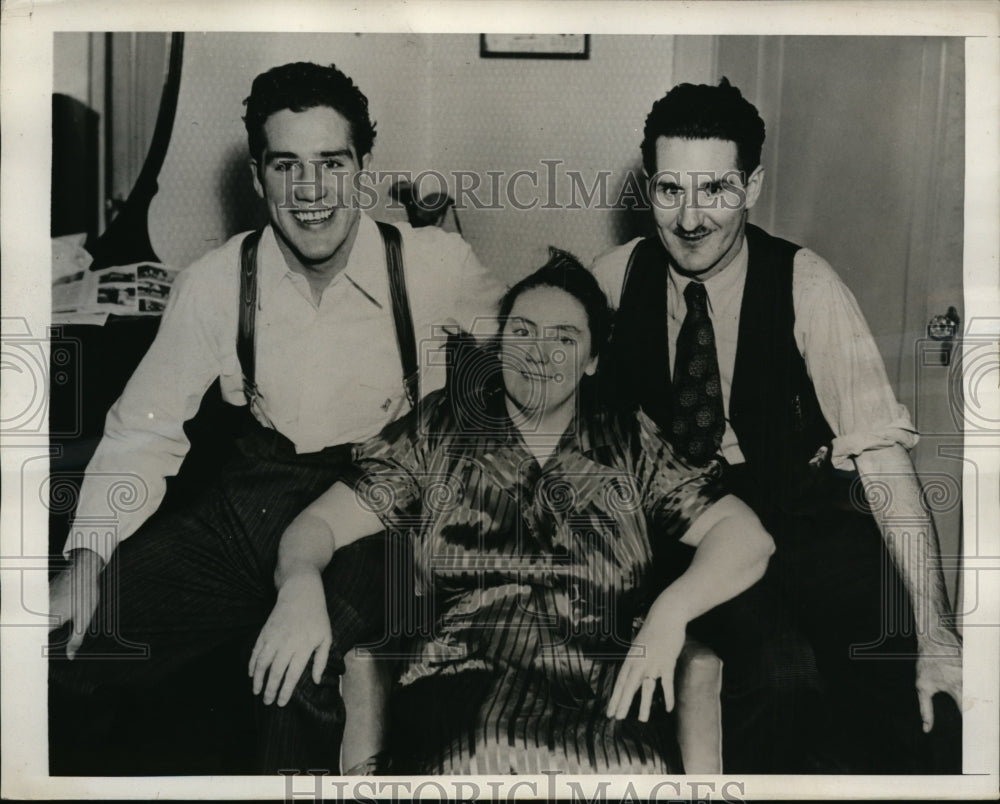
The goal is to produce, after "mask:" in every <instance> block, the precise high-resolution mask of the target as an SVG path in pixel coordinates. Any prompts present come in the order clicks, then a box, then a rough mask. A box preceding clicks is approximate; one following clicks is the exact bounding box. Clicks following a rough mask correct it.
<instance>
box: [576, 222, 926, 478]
mask: <svg viewBox="0 0 1000 804" xmlns="http://www.w3.org/2000/svg"><path fill="white" fill-rule="evenodd" d="M639 239H640V238H636V239H635V240H633V241H631V242H629V243H626V244H625V245H623V246H619V247H617V248H615V249H613V250H612V251H610V252H608V253H607V254H605V255H603V256H601V257H598V259H597V260H596V261H595V263H594V267H593V272H594V275H595V276H596V277H597V280H598V282H599V283H600V285H601V288H602V289H603V290H604V292H605V293H606V294H607V296H608V300H609V302H610V303H611V306H612V307H614V308H616V309H617V307H618V303H619V302H620V300H621V294H622V283H623V282H624V279H625V271H626V269H627V267H628V260H629V256H630V255H631V254H632V250H633V249H634V248H635V245H636V243H638V242H639ZM748 255H749V252H748V249H747V244H746V240H745V239H744V241H743V245H742V247H741V248H740V251H739V253H738V254H737V255H736V257H735V258H734V259H733V261H732V262H731V263H730V264H729V265H727V266H726V267H725V268H724V269H723V270H722V271H720V272H719V273H717V274H716V275H715V276H713V277H711V278H709V279H708V280H706V281H705V283H704V284H705V290H706V292H707V294H708V311H709V317H710V318H711V320H712V327H713V329H714V330H715V344H716V353H717V357H718V361H719V375H720V379H721V381H722V397H723V401H724V404H725V410H726V431H725V433H724V434H723V437H722V445H721V447H720V452H721V454H722V456H723V457H724V458H725V459H726V460H727V461H729V462H730V463H732V464H736V463H743V462H744V461H745V460H746V458H745V457H744V455H743V452H742V450H741V449H740V446H739V442H738V440H737V438H736V432H735V431H734V430H733V427H732V423H731V422H730V420H729V396H730V391H731V389H732V383H733V369H734V367H735V365H736V346H737V340H738V337H739V327H740V308H741V306H742V303H743V288H744V285H745V284H746V278H747V260H748ZM689 281H691V280H690V279H689V278H688V277H685V276H683V275H681V274H678V273H677V272H676V271H675V270H674V269H673V267H670V268H669V270H668V282H669V285H670V286H669V289H668V292H667V336H668V338H669V340H670V350H669V352H670V371H671V374H672V373H673V361H674V353H675V352H676V345H677V335H678V333H679V332H680V329H681V324H682V323H683V322H684V316H685V315H686V314H687V305H686V304H685V301H684V295H683V294H684V288H685V287H686V286H687V283H688V282H689ZM792 305H793V307H794V310H795V325H794V334H795V342H796V344H797V345H798V348H799V352H801V354H802V357H803V358H804V359H805V364H806V371H807V372H808V374H809V378H810V379H811V380H812V383H813V386H814V388H815V389H816V396H817V398H818V399H819V404H820V408H821V409H822V411H823V415H824V416H825V417H826V420H827V422H828V423H829V425H830V427H831V429H832V430H833V433H834V436H835V438H834V440H833V455H832V456H831V458H832V461H833V464H834V466H835V467H837V468H838V469H849V470H850V469H854V465H853V462H852V461H851V459H852V458H854V457H855V456H857V455H859V454H860V453H861V452H863V451H865V450H871V449H878V448H881V447H888V446H891V445H893V444H900V445H902V446H903V447H906V448H907V449H909V448H911V447H913V445H914V444H916V442H917V433H916V430H915V428H914V426H913V423H912V421H911V420H910V415H909V413H908V412H907V410H906V408H905V407H904V406H903V405H900V404H899V403H898V402H897V401H896V396H895V394H894V393H893V391H892V388H891V386H890V385H889V379H888V377H887V376H886V372H885V365H884V363H883V361H882V356H881V354H879V351H878V347H877V346H876V345H875V341H874V339H873V338H872V335H871V331H870V330H869V329H868V324H867V323H866V322H865V319H864V316H863V315H862V313H861V309H860V308H859V307H858V303H857V301H856V300H855V299H854V296H853V295H852V294H851V291H850V290H848V288H847V287H846V286H845V285H844V283H843V282H842V281H841V280H840V277H838V276H837V274H836V273H835V272H834V270H833V268H831V267H830V265H829V263H827V262H826V261H825V260H824V259H823V258H822V257H820V256H818V255H817V254H815V253H814V252H812V251H810V250H809V249H800V250H799V251H798V252H797V253H796V255H795V261H794V263H793V274H792Z"/></svg>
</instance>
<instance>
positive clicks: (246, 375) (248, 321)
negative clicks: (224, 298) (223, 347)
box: [236, 229, 264, 410]
mask: <svg viewBox="0 0 1000 804" xmlns="http://www.w3.org/2000/svg"><path fill="white" fill-rule="evenodd" d="M263 233H264V230H263V229H258V230H257V231H256V232H251V233H250V234H248V235H247V236H246V237H245V238H244V239H243V244H242V245H241V247H240V323H239V330H238V332H237V335H236V356H237V357H238V358H239V360H240V368H241V369H243V395H244V396H245V397H246V399H247V404H248V405H249V406H250V409H251V410H255V409H256V407H257V403H258V398H259V396H260V392H259V391H258V390H257V377H256V369H257V359H256V351H255V350H256V339H255V338H254V334H255V332H256V322H257V246H258V245H259V244H260V237H261V235H262V234H263Z"/></svg>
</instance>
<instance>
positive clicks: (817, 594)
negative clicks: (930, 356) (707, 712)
mask: <svg viewBox="0 0 1000 804" xmlns="http://www.w3.org/2000/svg"><path fill="white" fill-rule="evenodd" d="M763 141H764V123H763V121H762V120H761V119H760V116H759V115H758V113H757V110H756V109H755V108H754V107H753V106H752V105H751V104H750V103H749V102H747V101H746V100H745V99H744V98H743V97H742V95H741V94H740V92H739V90H738V89H736V88H734V87H732V86H730V85H729V83H728V82H727V81H726V80H725V79H723V81H722V82H721V83H720V85H719V86H715V87H713V86H705V85H701V86H694V85H690V84H682V85H679V86H677V87H675V88H674V89H673V90H671V91H670V92H669V93H667V95H666V96H665V97H663V98H661V99H660V100H659V101H657V102H656V103H655V104H654V105H653V108H652V111H651V112H650V114H649V116H648V117H647V119H646V125H645V131H644V139H643V143H642V155H643V166H644V169H645V172H646V174H647V177H648V180H649V194H650V202H651V204H652V208H653V216H654V219H655V223H656V229H657V237H653V238H648V239H644V240H641V239H640V240H637V241H633V242H631V243H628V244H626V245H624V246H621V247H619V248H617V249H615V250H613V251H612V252H610V253H609V254H607V255H605V256H604V257H601V258H599V259H598V260H597V262H596V264H595V266H594V272H595V274H596V275H597V277H598V279H599V280H600V282H601V285H602V287H603V288H604V290H605V292H607V293H608V296H609V298H610V299H611V302H612V305H613V306H615V307H616V308H617V316H616V325H615V326H616V328H615V336H614V342H613V345H612V347H611V349H610V354H609V355H608V356H607V358H606V359H605V360H603V361H602V367H603V368H604V369H610V370H611V371H612V372H613V375H612V378H609V379H608V380H607V381H606V382H605V387H606V388H609V389H613V390H614V393H615V394H616V395H618V397H619V401H620V402H622V403H624V404H626V405H630V406H639V407H641V408H643V409H644V410H645V411H646V412H647V413H648V414H650V415H651V416H652V417H653V418H654V420H656V421H657V423H658V424H659V425H660V426H661V427H662V428H663V429H664V431H665V432H666V433H667V435H668V436H669V437H670V438H671V439H672V440H673V441H674V442H675V444H676V446H677V448H678V449H679V450H680V451H681V452H682V453H683V454H685V455H686V456H687V457H688V459H689V460H691V461H692V462H695V463H704V462H706V461H708V460H709V459H710V458H712V457H714V456H716V455H720V456H721V457H723V458H724V459H725V460H726V462H727V463H728V464H729V467H728V470H727V476H728V480H729V482H730V484H731V488H732V490H733V491H734V492H735V493H737V494H738V495H739V496H740V497H742V498H743V499H744V501H746V502H747V503H749V504H750V506H751V507H752V508H753V509H754V510H755V511H756V512H757V514H758V516H760V518H761V520H762V522H763V523H764V525H765V527H766V528H767V529H768V530H769V531H770V532H771V534H772V535H773V536H774V538H775V542H776V545H777V551H776V554H775V557H774V559H773V560H772V562H771V568H770V569H769V571H768V576H767V577H766V578H765V580H764V581H763V582H762V583H761V584H759V585H758V586H757V587H754V588H753V589H751V590H749V591H748V592H747V593H745V594H744V595H742V596H740V597H739V598H737V599H736V600H734V601H733V602H731V603H730V604H728V605H726V606H723V607H720V609H718V610H716V611H715V612H713V613H712V614H710V615H709V616H708V617H707V618H704V619H703V621H702V622H700V623H697V624H696V625H695V626H694V627H693V629H692V630H694V631H695V633H698V634H699V635H700V636H702V638H704V639H705V640H707V641H708V642H709V643H711V644H712V645H713V646H714V647H715V648H716V650H718V651H719V652H720V654H721V655H722V658H723V661H724V664H725V666H726V672H725V676H726V681H725V687H726V697H725V699H724V701H725V715H724V719H725V723H724V735H725V747H724V756H725V768H726V770H727V772H744V773H766V772H804V771H810V770H813V771H827V772H870V773H886V772H928V770H929V768H930V767H931V765H930V757H929V754H928V751H929V747H928V746H929V738H928V737H927V736H926V734H924V733H925V732H929V731H930V730H931V728H932V727H933V725H934V708H933V705H932V697H933V696H934V694H935V693H937V692H945V693H948V694H949V695H951V696H952V697H953V698H954V699H955V701H956V702H959V701H960V698H961V646H960V642H959V639H958V637H957V635H956V634H955V633H954V632H953V631H951V630H950V629H949V628H947V627H945V626H944V625H943V623H942V617H943V616H944V615H945V614H947V613H948V611H949V608H948V604H947V601H946V599H945V596H944V588H943V583H942V579H941V577H940V573H939V572H936V571H931V570H929V569H928V568H927V564H926V559H927V557H928V556H932V555H936V553H937V543H936V541H937V540H936V536H935V534H934V531H933V525H932V523H931V521H930V518H929V516H928V514H927V512H926V511H925V510H924V509H923V507H922V505H921V502H920V487H919V483H918V481H917V479H916V476H915V474H914V471H913V467H912V464H911V462H910V460H909V456H908V455H907V452H906V450H907V448H909V447H912V446H913V444H914V443H915V442H916V439H917V435H916V433H915V431H914V428H913V425H912V423H911V422H910V419H909V415H908V414H907V412H906V410H905V408H903V407H902V406H901V405H899V404H898V403H897V401H896V399H895V397H894V395H893V392H892V390H891V388H890V387H889V384H888V381H887V378H886V374H885V369H884V367H883V364H882V360H881V357H880V355H879V353H878V350H877V348H876V346H875V344H874V342H873V340H872V337H871V334H870V332H869V330H868V327H867V325H866V323H865V321H864V319H863V317H862V315H861V313H860V310H859V309H858V307H857V304H856V302H855V301H854V298H853V297H852V296H851V294H850V291H848V290H847V288H846V287H845V286H844V285H843V284H842V283H841V281H840V280H839V278H838V277H837V275H836V274H835V273H834V272H833V270H832V269H831V268H830V266H829V265H828V264H827V263H826V262H825V261H824V260H823V259H822V258H820V257H819V256H817V255H816V254H814V253H813V252H811V251H809V250H808V249H804V248H800V247H799V246H796V245H794V244H792V243H788V242H787V241H784V240H780V239H778V238H775V237H772V236H771V235H769V234H767V233H766V232H764V231H762V230H760V229H758V228H756V227H754V226H751V225H748V224H747V214H748V211H749V210H750V209H751V208H752V207H753V205H754V203H755V202H756V201H757V199H758V197H759V195H760V191H761V186H762V183H763V180H764V169H763V167H762V166H761V165H760V152H761V146H762V144H763ZM858 476H860V481H861V483H862V484H863V485H864V487H865V488H869V487H870V486H871V485H872V484H873V483H876V482H877V483H879V484H883V487H887V488H888V493H886V494H884V495H882V496H883V498H884V499H885V504H884V505H881V506H876V505H874V503H873V504H872V509H871V510H869V509H868V508H866V507H865V506H864V505H863V504H861V503H856V502H855V501H856V500H858V499H859V498H860V497H862V496H863V495H861V494H859V493H858V492H859V488H858V486H857V484H854V485H853V486H852V480H853V479H854V478H857V477H858ZM876 496H878V495H872V498H873V499H874V498H875V497H876ZM894 520H896V521H900V520H907V522H908V527H907V528H906V529H907V530H908V531H909V534H910V535H909V537H908V538H907V539H904V538H903V534H901V533H900V532H899V531H898V529H894V526H893V521H894ZM913 523H917V526H916V527H914V526H913ZM880 533H881V537H882V538H880V537H879V534H880ZM914 623H915V627H916V631H915V633H916V636H915V638H914ZM820 695H822V702H823V707H822V708H821V707H820V705H819V701H820ZM942 728H943V727H942ZM955 739H958V736H957V735H956V736H955ZM950 770H951V771H952V772H958V771H959V770H960V769H959V768H951V769H950Z"/></svg>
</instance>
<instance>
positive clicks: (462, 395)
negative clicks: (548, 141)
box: [251, 250, 773, 774]
mask: <svg viewBox="0 0 1000 804" xmlns="http://www.w3.org/2000/svg"><path fill="white" fill-rule="evenodd" d="M609 322H610V314H609V311H608V307H607V300H606V299H605V298H604V295H603V293H602V292H601V290H600V289H599V287H598V285H597V283H596V281H595V280H594V278H593V277H592V276H591V275H590V273H589V272H588V271H587V270H586V269H584V268H583V267H582V266H581V265H580V264H579V263H578V262H577V261H576V260H575V259H573V258H572V257H571V256H570V255H568V254H565V253H563V252H559V251H556V250H553V251H552V257H551V259H550V260H549V262H548V263H547V264H546V265H545V266H544V267H543V268H541V269H539V270H538V271H536V272H535V273H533V274H531V275H530V276H528V277H527V278H526V279H523V280H522V281H520V282H519V283H517V284H516V285H515V286H514V287H513V288H511V290H510V291H509V292H508V293H507V295H506V296H505V297H504V299H503V301H502V302H501V307H500V322H499V323H500V333H501V334H500V336H499V338H498V339H497V342H496V343H494V344H493V345H492V347H490V348H486V349H474V350H469V351H470V353H469V354H466V356H465V358H464V359H463V360H462V361H461V362H462V363H463V368H462V369H461V370H457V369H456V371H455V372H454V376H453V377H452V380H451V381H450V384H449V388H446V389H444V390H442V391H440V392H437V393H434V394H431V395H429V396H428V397H426V398H425V399H424V400H423V401H422V403H421V404H420V405H419V406H418V408H417V409H416V410H415V411H413V412H412V413H411V414H410V415H408V416H406V417H404V418H403V419H400V420H399V421H397V422H395V423H393V424H391V425H389V426H388V427H387V428H386V429H385V430H383V431H382V433H381V434H380V435H378V436H377V437H375V438H374V439H372V440H371V441H369V442H368V443H366V444H364V445H363V446H361V447H360V448H359V449H358V454H357V462H358V465H359V468H360V469H361V471H362V476H361V479H360V480H359V481H358V483H357V484H356V486H355V488H349V487H347V486H345V485H343V484H338V485H336V486H334V487H333V488H331V489H330V490H329V491H328V492H327V493H325V494H324V495H323V496H322V497H320V498H319V499H318V500H317V501H316V502H315V503H313V504H312V505H311V506H309V508H307V509H306V510H305V511H304V512H303V513H302V514H301V515H300V516H299V517H298V518H297V519H296V520H295V521H294V522H293V523H292V524H291V525H290V526H289V528H288V530H287V531H286V532H285V534H284V536H283V538H282V542H281V548H280V551H279V556H278V568H277V571H276V583H277V586H278V590H279V591H278V599H277V603H276V605H275V608H274V611H273V612H272V614H271V616H270V618H269V619H268V621H267V623H266V625H265V626H264V628H263V630H262V631H261V634H260V637H259V639H258V641H257V645H256V647H255V648H254V654H253V658H252V659H251V673H252V674H253V675H254V678H255V682H254V683H255V689H257V690H260V689H261V688H262V686H263V685H264V682H265V678H266V685H267V690H266V692H265V698H267V697H270V698H271V699H273V698H274V697H275V695H278V701H279V703H281V700H282V698H284V699H285V700H287V698H288V696H290V694H291V690H292V688H293V687H294V686H295V684H296V682H297V681H298V680H299V676H300V674H301V673H302V671H303V670H304V669H305V667H306V665H307V664H308V662H309V660H310V658H311V659H312V662H313V678H314V680H316V681H317V682H318V680H319V678H320V675H321V673H322V668H323V666H324V664H325V662H326V651H327V648H328V646H329V622H328V619H327V609H326V605H325V602H324V599H323V586H322V583H321V580H320V573H321V571H322V570H323V568H324V567H325V566H326V565H327V563H328V562H329V561H330V558H331V556H332V555H333V552H334V551H335V550H337V549H339V548H342V547H343V546H344V545H346V544H349V543H351V542H353V541H354V540H356V539H358V538H361V537H362V536H365V535H367V534H369V533H372V532H375V531H379V530H382V529H383V527H389V528H392V529H395V530H396V531H397V532H401V533H406V534H409V535H410V538H411V539H412V546H413V559H412V561H413V567H412V570H411V571H414V572H415V573H416V578H417V583H418V590H419V591H421V592H422V593H423V595H424V598H423V599H424V600H425V601H426V602H427V609H428V611H429V615H430V616H429V618H428V625H429V627H428V628H427V629H426V633H424V634H423V635H421V636H418V637H417V638H416V639H415V640H414V643H415V644H414V645H413V646H412V647H413V650H412V652H411V653H410V654H409V655H408V657H407V659H406V660H405V667H404V669H403V672H402V676H401V678H399V681H398V687H397V690H396V693H395V697H394V701H393V705H392V708H393V718H392V727H391V729H390V738H389V739H390V743H391V750H392V754H393V767H392V770H393V772H402V773H424V774H459V773H476V774H500V773H540V772H542V771H561V772H564V773H592V772H602V773H670V772H680V771H681V770H682V767H681V763H680V758H679V750H678V748H677V743H676V739H675V737H674V732H673V729H672V728H671V724H670V723H669V716H668V715H667V714H666V712H669V711H670V710H671V709H672V708H673V697H674V685H673V673H674V665H675V663H676V660H677V657H678V654H679V653H680V651H681V648H682V646H683V644H684V639H685V627H686V625H687V623H688V622H689V621H690V620H692V619H693V618H695V617H697V616H698V615H700V614H702V613H703V612H705V611H707V610H708V609H710V608H712V607H713V606H715V605H717V604H719V603H721V602H723V601H725V600H728V599H729V598H730V597H733V596H734V595H736V594H738V593H739V592H741V591H743V590H744V589H746V588H747V587H749V586H750V585H751V584H753V583H754V582H756V581H757V580H758V579H759V578H760V577H761V576H762V575H763V572H764V569H765V567H766V565H767V561H768V557H769V556H770V554H771V552H772V550H773V543H772V541H771V538H770V536H769V535H768V534H767V533H766V532H765V531H764V530H763V528H762V527H761V525H760V523H759V522H758V520H757V518H756V516H755V515H754V514H753V513H752V512H751V510H750V509H749V508H747V507H746V506H745V505H744V504H743V503H742V502H740V501H739V500H737V499H736V498H735V497H731V496H728V495H726V494H725V492H724V490H723V489H721V488H720V486H719V482H718V476H719V470H718V467H717V466H714V465H713V466H711V467H709V468H708V469H694V468H691V467H689V466H687V465H685V464H684V463H682V462H681V461H679V460H678V459H677V458H676V457H675V456H674V454H673V452H672V451H671V449H670V447H669V445H668V444H667V442H666V441H665V440H664V439H663V437H662V436H661V434H660V433H659V432H658V431H657V429H656V426H655V425H654V424H653V423H652V422H651V421H650V420H649V419H648V418H646V417H645V415H644V414H642V413H639V414H634V413H630V414H628V415H625V414H621V413H616V412H613V411H610V410H603V409H600V408H598V407H597V406H596V405H595V403H594V402H593V401H592V399H591V394H590V393H588V389H587V388H586V386H587V382H588V381H591V382H592V381H593V380H592V377H591V375H592V374H593V373H594V370H595V368H596V363H597V357H596V356H597V353H598V351H599V349H600V347H601V345H602V344H603V342H604V340H605V337H606V336H607V334H608V328H609ZM672 539H680V540H681V541H682V542H684V543H686V544H689V545H691V546H693V547H696V551H695V556H694V559H693V560H692V562H691V565H690V567H689V569H688V570H687V571H686V572H685V573H684V574H683V575H681V576H680V577H679V578H678V579H677V580H676V581H675V582H674V583H672V584H670V585H669V586H667V587H666V588H665V589H664V588H663V583H662V582H661V583H660V584H658V583H657V576H658V573H657V572H655V571H654V566H655V558H656V556H657V552H658V550H657V548H658V545H661V544H665V543H667V541H668V540H672ZM640 623H641V627H639V628H638V631H637V633H636V631H635V629H636V627H637V626H638V625H640ZM657 684H659V685H660V687H661V688H662V698H663V700H662V703H663V704H664V706H660V705H658V706H656V707H655V715H654V717H653V719H652V721H651V720H650V715H651V710H654V707H653V702H654V692H656V688H657ZM637 694H638V696H639V700H638V702H636V701H635V698H636V695H637ZM657 694H659V693H657ZM664 710H666V711H664Z"/></svg>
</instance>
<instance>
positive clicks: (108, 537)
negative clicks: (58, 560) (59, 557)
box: [63, 518, 121, 566]
mask: <svg viewBox="0 0 1000 804" xmlns="http://www.w3.org/2000/svg"><path fill="white" fill-rule="evenodd" d="M119 542H121V539H120V538H119V536H118V523H117V522H110V523H109V522H107V521H95V522H92V523H88V522H87V521H86V520H85V519H81V518H78V519H77V521H76V522H75V523H74V524H73V527H72V528H71V529H70V532H69V537H68V538H67V539H66V545H65V546H64V547H63V556H65V557H66V558H69V555H70V553H71V552H72V551H73V550H80V549H83V550H93V551H94V552H95V553H97V555H99V556H100V557H101V558H102V559H104V564H105V566H106V565H107V563H108V562H109V561H110V560H111V556H112V554H113V553H114V552H115V549H116V548H117V547H118V544H119Z"/></svg>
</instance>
